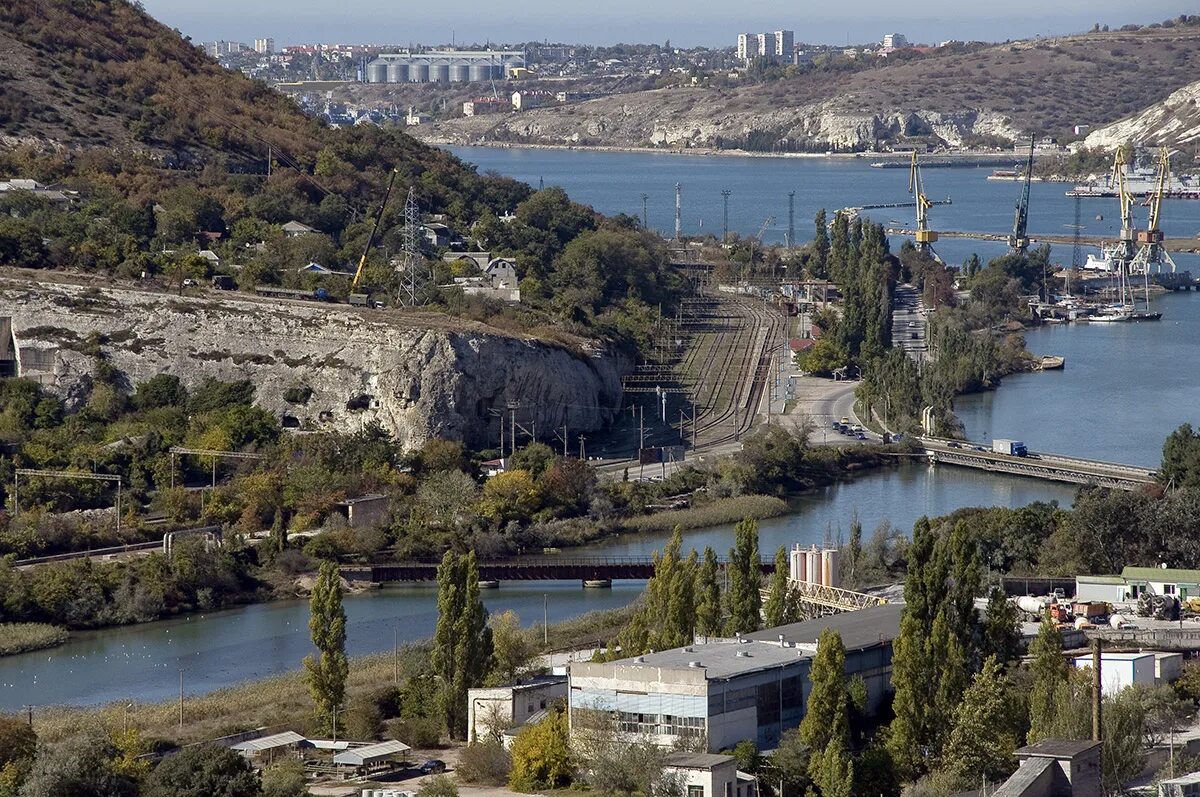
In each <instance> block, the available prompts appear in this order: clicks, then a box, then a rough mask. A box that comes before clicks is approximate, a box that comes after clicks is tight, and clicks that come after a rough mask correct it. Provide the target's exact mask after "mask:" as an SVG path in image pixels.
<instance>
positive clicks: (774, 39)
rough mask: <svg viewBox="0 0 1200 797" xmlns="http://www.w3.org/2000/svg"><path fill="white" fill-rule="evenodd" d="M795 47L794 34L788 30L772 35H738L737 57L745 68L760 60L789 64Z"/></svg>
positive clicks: (778, 31)
mask: <svg viewBox="0 0 1200 797" xmlns="http://www.w3.org/2000/svg"><path fill="white" fill-rule="evenodd" d="M795 46H796V34H795V32H793V31H790V30H777V31H774V32H772V33H739V34H738V38H737V57H738V60H740V61H741V62H742V63H743V64H746V65H747V66H748V65H749V64H750V63H751V62H753V61H757V60H758V59H760V58H770V59H771V60H774V61H776V62H779V63H791V60H792V51H793V50H794V49H795Z"/></svg>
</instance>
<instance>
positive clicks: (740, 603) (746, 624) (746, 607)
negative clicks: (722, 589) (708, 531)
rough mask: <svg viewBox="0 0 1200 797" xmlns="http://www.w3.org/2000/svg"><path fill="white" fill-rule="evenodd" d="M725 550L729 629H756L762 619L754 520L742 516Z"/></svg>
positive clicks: (755, 522)
mask: <svg viewBox="0 0 1200 797" xmlns="http://www.w3.org/2000/svg"><path fill="white" fill-rule="evenodd" d="M733 533H734V544H733V548H732V549H731V550H730V551H729V624H728V628H729V632H730V633H734V632H739V633H743V634H746V633H750V632H751V631H757V630H758V628H759V625H760V624H761V622H762V596H761V595H760V594H759V591H758V584H759V580H760V577H761V573H762V560H761V559H760V558H759V555H758V521H757V520H755V519H754V518H746V519H745V520H742V521H741V522H739V523H738V524H737V526H735V527H734V530H733Z"/></svg>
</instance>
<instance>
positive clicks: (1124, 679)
mask: <svg viewBox="0 0 1200 797" xmlns="http://www.w3.org/2000/svg"><path fill="white" fill-rule="evenodd" d="M1074 665H1075V669H1077V670H1082V669H1085V668H1088V667H1091V666H1092V657H1091V656H1090V655H1088V656H1076V657H1075V659H1074ZM1155 669H1156V664H1155V661H1154V654H1153V653H1102V654H1100V690H1101V692H1102V693H1103V694H1104V695H1105V696H1109V695H1115V694H1117V693H1118V692H1120V691H1121V690H1123V689H1124V688H1125V687H1127V686H1133V685H1135V684H1141V685H1144V686H1154V685H1155V683H1156V679H1155V676H1154V672H1155Z"/></svg>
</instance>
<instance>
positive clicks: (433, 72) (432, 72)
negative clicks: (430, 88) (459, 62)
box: [429, 64, 450, 83]
mask: <svg viewBox="0 0 1200 797" xmlns="http://www.w3.org/2000/svg"><path fill="white" fill-rule="evenodd" d="M429 79H430V80H432V81H433V82H434V83H449V82H450V65H449V64H434V65H433V66H431V67H429Z"/></svg>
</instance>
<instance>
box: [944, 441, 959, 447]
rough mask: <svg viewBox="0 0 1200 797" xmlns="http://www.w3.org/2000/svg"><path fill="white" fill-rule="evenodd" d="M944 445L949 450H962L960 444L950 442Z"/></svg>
mask: <svg viewBox="0 0 1200 797" xmlns="http://www.w3.org/2000/svg"><path fill="white" fill-rule="evenodd" d="M946 445H947V446H949V447H950V448H962V443H954V442H950V443H947V444H946Z"/></svg>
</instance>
